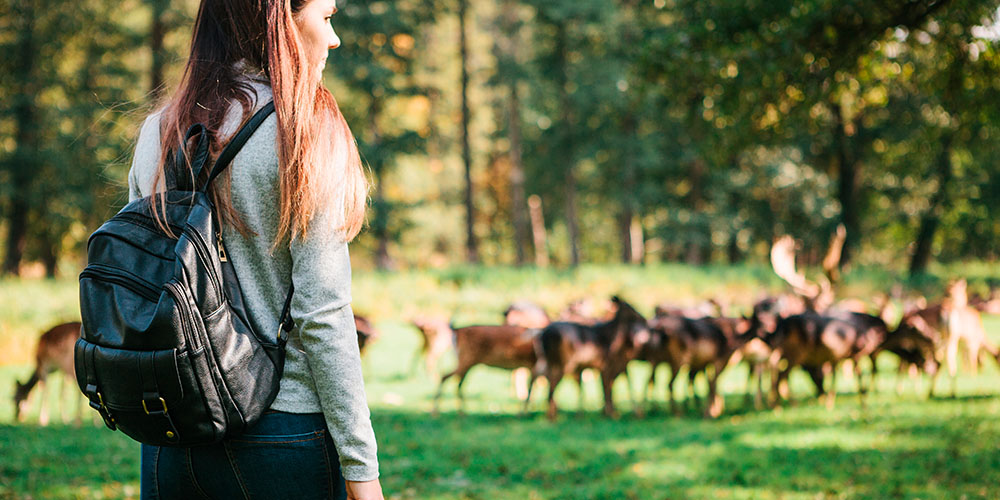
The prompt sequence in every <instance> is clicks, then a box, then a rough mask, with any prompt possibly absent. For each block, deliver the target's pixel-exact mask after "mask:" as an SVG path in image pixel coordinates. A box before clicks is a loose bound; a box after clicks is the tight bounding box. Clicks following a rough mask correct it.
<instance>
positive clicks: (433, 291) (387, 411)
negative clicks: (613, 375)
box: [0, 266, 1000, 500]
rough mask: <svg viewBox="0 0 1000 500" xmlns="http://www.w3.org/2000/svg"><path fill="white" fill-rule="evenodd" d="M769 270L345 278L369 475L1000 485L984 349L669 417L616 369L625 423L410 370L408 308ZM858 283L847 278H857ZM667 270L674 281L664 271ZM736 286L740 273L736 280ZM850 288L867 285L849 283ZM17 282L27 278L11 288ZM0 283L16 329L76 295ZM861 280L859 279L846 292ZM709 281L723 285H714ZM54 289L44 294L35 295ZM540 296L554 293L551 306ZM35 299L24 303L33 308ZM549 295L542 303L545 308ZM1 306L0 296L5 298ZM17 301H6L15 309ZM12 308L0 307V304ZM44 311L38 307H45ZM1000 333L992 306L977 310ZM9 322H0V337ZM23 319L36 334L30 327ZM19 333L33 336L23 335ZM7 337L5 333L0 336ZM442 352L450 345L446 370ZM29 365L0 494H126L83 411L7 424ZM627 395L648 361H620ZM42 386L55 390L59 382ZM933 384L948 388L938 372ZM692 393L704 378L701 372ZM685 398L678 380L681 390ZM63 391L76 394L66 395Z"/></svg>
mask: <svg viewBox="0 0 1000 500" xmlns="http://www.w3.org/2000/svg"><path fill="white" fill-rule="evenodd" d="M766 271H767V270H766V269H764V270H757V269H755V268H736V269H725V268H718V269H690V268H684V267H683V266H676V267H670V266H665V267H656V268H652V269H646V270H643V269H633V268H613V269H610V270H607V269H606V270H602V269H600V268H586V267H585V268H583V269H581V270H580V271H578V272H576V273H561V272H556V271H544V272H541V273H536V274H533V273H529V272H526V271H523V270H515V269H501V270H498V271H497V273H495V274H494V273H490V272H487V271H481V270H479V269H469V270H458V271H451V272H440V273H430V272H428V273H409V274H378V273H370V274H366V275H362V274H356V275H355V283H356V285H355V304H356V308H357V309H358V310H363V311H365V312H367V313H368V314H369V315H370V316H371V317H372V318H373V319H374V320H375V321H376V325H377V327H378V328H379V329H380V331H381V333H382V337H381V338H380V339H379V340H378V341H377V342H376V343H375V344H374V345H372V347H371V350H370V351H369V352H368V356H367V358H366V359H365V360H364V370H365V378H366V388H367V391H368V395H369V402H370V404H371V407H372V418H373V422H374V426H375V431H376V434H377V436H378V440H379V457H380V461H381V471H382V484H383V486H384V488H385V491H386V494H387V497H388V498H391V499H446V500H452V499H454V500H458V499H512V500H513V499H518V500H520V499H531V498H538V499H591V498H594V499H628V498H637V499H665V498H671V499H672V498H734V499H739V498H747V499H751V498H752V499H758V498H761V499H798V498H802V499H815V498H872V499H881V498H913V499H916V498H921V499H932V498H934V499H936V498H955V499H958V498H992V497H995V493H996V488H995V485H996V484H1000V453H998V452H997V445H996V443H998V442H1000V419H998V418H997V416H998V415H1000V369H998V367H997V365H996V363H993V362H989V361H988V362H986V363H985V367H984V369H983V370H982V372H981V373H980V374H979V375H977V376H972V375H971V374H968V373H963V374H962V376H961V377H960V379H959V383H958V397H957V398H955V399H952V398H948V397H940V398H935V399H931V400H927V399H926V397H925V393H926V386H927V382H928V381H927V380H926V379H923V380H920V381H919V383H920V385H921V389H920V391H919V392H917V391H916V390H915V389H914V382H913V381H910V380H906V381H905V384H904V387H905V390H904V392H903V394H901V395H897V394H896V393H895V387H896V378H895V372H894V370H893V368H894V366H895V360H894V359H893V358H892V356H891V355H886V356H883V357H882V358H880V369H881V374H880V375H879V378H878V381H877V387H878V391H877V392H876V393H875V394H873V395H871V397H870V398H869V399H868V405H867V407H864V408H863V407H862V406H861V405H860V404H859V401H858V396H857V394H856V386H855V382H854V381H853V380H852V379H850V378H848V377H838V391H839V392H840V394H839V395H838V398H837V402H836V406H835V408H834V409H833V410H832V411H831V410H827V409H826V407H825V406H822V405H820V404H818V403H817V402H816V400H815V399H814V398H813V397H812V395H813V393H814V390H813V388H812V386H811V383H810V382H809V381H808V380H807V377H805V376H804V375H803V374H802V373H800V372H794V373H793V377H792V379H791V383H792V391H793V396H794V400H795V403H794V404H793V405H789V406H785V407H782V408H779V409H777V410H764V411H756V410H754V409H753V405H752V404H751V403H748V402H747V401H745V399H744V387H745V384H746V368H745V367H744V366H738V367H735V368H733V369H730V370H727V372H726V373H725V374H724V375H723V378H722V380H721V385H720V387H721V391H722V393H723V394H724V396H725V398H726V411H725V414H724V415H723V417H722V418H720V419H718V420H714V421H706V420H703V419H701V418H699V417H698V416H697V411H696V410H694V409H688V410H686V411H685V413H684V414H683V416H682V417H676V416H674V415H672V414H671V413H670V412H669V411H667V409H666V408H665V407H664V404H663V398H664V384H665V378H666V377H665V376H666V375H667V373H666V370H665V369H662V368H661V370H663V371H662V372H661V373H660V378H659V380H658V382H657V385H656V388H655V391H654V400H655V405H654V407H653V411H652V413H651V414H650V415H649V416H647V417H646V418H645V419H639V418H638V417H637V416H636V415H635V414H634V413H633V412H632V407H631V405H630V403H629V399H628V396H627V391H626V390H627V386H626V382H625V380H624V379H620V380H619V381H618V382H617V384H616V404H617V405H618V407H619V409H620V410H621V411H622V413H623V416H622V418H621V420H618V421H612V420H606V419H604V418H602V417H601V416H600V415H599V409H600V405H601V395H600V388H599V384H598V383H597V382H595V381H594V380H592V379H587V380H585V383H584V412H583V413H582V414H577V413H576V407H577V400H578V395H577V391H576V388H575V387H574V386H573V385H572V384H568V383H567V384H563V385H561V386H560V388H559V391H558V392H557V401H558V403H559V405H560V408H561V410H562V413H561V414H560V417H559V419H558V420H557V421H556V422H555V423H550V422H548V421H547V420H546V419H545V417H544V413H543V401H544V392H545V389H546V387H545V385H544V383H540V384H539V386H538V387H537V388H536V389H539V390H540V392H538V393H536V394H535V396H534V399H533V402H532V405H531V407H530V410H529V414H528V415H527V416H525V417H520V416H519V415H518V411H519V410H520V403H519V402H518V401H517V400H515V398H514V395H513V390H512V386H511V379H510V376H509V373H508V372H506V371H503V370H498V369H492V368H486V367H477V368H474V369H473V370H472V371H471V372H470V374H469V377H468V378H467V380H466V383H465V386H464V390H465V395H466V406H465V409H466V412H465V414H464V415H463V414H459V413H458V412H457V411H456V407H457V400H456V398H455V395H454V389H455V384H454V382H449V383H448V384H446V387H445V392H444V397H443V398H442V404H441V408H442V414H441V416H439V417H436V418H434V417H431V416H430V415H429V410H430V409H431V407H432V402H433V396H434V393H435V391H436V388H437V381H436V379H435V378H432V377H430V376H429V375H427V374H425V373H424V372H423V369H422V365H418V366H417V368H416V370H415V371H411V361H412V359H413V353H414V350H415V349H416V347H417V344H418V337H417V334H416V332H415V330H413V328H412V327H411V326H409V324H408V322H407V321H408V319H409V318H410V317H411V316H412V315H414V314H419V313H440V314H447V315H454V316H455V317H456V319H457V321H459V322H473V321H476V322H498V321H500V319H501V316H500V314H501V313H502V311H503V309H504V308H505V307H506V305H507V303H508V301H510V300H513V299H515V298H528V299H533V300H537V301H539V302H541V303H543V304H544V305H546V307H548V308H550V310H551V311H553V312H554V310H555V309H557V308H558V307H561V306H562V305H563V304H564V302H563V301H566V300H569V299H571V298H577V297H581V296H587V295H601V294H605V293H607V294H610V293H616V292H624V294H626V296H627V297H628V298H629V299H630V300H632V301H634V302H635V303H636V304H638V307H640V309H641V310H643V311H644V312H650V311H651V309H652V306H653V305H654V304H655V303H657V302H658V301H662V300H682V299H685V298H686V297H687V294H692V293H698V294H703V295H699V298H700V297H705V296H713V294H715V293H717V292H719V293H724V291H725V290H726V287H727V286H736V287H742V288H740V289H741V290H743V292H741V293H744V294H747V295H748V296H749V294H750V293H751V292H756V290H757V289H758V288H766V287H769V286H774V287H775V289H780V283H772V282H771V281H770V279H769V278H767V273H766ZM859 281H860V283H861V284H860V285H859V284H858V282H859ZM672 283H673V284H672ZM734 283H735V285H733V284H734ZM847 283H848V284H849V286H851V287H852V289H860V287H869V288H870V289H876V288H877V287H876V286H875V285H877V284H878V283H872V284H870V285H866V284H865V281H864V280H863V279H862V278H852V279H851V280H848V281H847ZM22 285H23V286H22ZM0 287H2V288H3V290H2V291H0V293H2V294H4V296H5V297H11V298H14V299H15V300H19V301H20V302H19V303H20V304H21V307H25V308H28V309H31V308H33V307H35V308H38V310H34V311H32V310H27V311H24V312H21V313H18V314H16V315H14V316H15V317H16V318H17V319H16V321H15V322H14V324H19V325H22V326H20V327H19V328H20V330H17V331H23V332H26V333H25V335H29V334H30V335H37V332H38V331H40V330H41V326H40V325H39V326H31V325H30V323H31V322H33V321H38V322H39V323H41V324H42V325H45V324H49V323H52V322H55V321H57V320H62V319H64V318H63V317H61V316H59V315H60V314H61V313H60V311H64V310H65V305H64V304H56V302H58V301H69V302H71V301H72V300H75V282H73V281H65V282H57V283H55V284H52V283H45V284H39V283H21V284H13V285H12V284H11V282H9V281H8V282H2V283H0ZM856 287H858V288H856ZM720 291H721V292H720ZM34 294H50V295H51V296H52V297H54V299H53V301H52V303H44V301H33V300H30V299H28V298H23V299H22V298H21V297H28V296H30V295H34ZM546 301H549V302H546ZM33 304H36V305H33ZM550 304H551V305H550ZM4 307H10V306H4ZM10 310H12V309H10ZM7 311H8V310H5V312H7ZM46 311H48V312H46ZM29 326H31V327H30V328H29ZM987 329H988V330H989V332H990V335H991V336H992V338H993V339H994V340H995V341H998V342H1000V318H995V317H990V318H987ZM11 331H12V330H8V329H7V328H6V326H5V329H4V330H3V331H2V332H0V344H2V343H4V342H9V339H8V337H9V336H10V335H11V333H10V332H11ZM32 332H35V333H32ZM31 342H33V337H32V340H31ZM5 345H9V344H5ZM453 364H454V358H453V355H451V354H449V355H447V356H446V357H445V359H443V360H442V361H441V363H440V366H441V367H442V368H443V369H450V367H451V366H453ZM30 370H31V366H30V361H29V359H28V358H26V357H20V358H19V359H18V360H17V361H16V363H15V364H8V365H7V366H0V422H3V423H2V424H0V498H56V499H62V498H67V499H68V498H136V497H137V496H138V473H139V465H138V463H139V459H138V446H137V445H136V444H135V443H134V442H132V441H131V440H129V439H128V438H126V437H125V436H124V435H122V434H121V433H117V432H110V431H108V430H107V429H105V428H104V427H103V425H99V424H96V423H94V421H93V418H92V415H91V413H93V412H92V411H90V410H87V411H88V412H89V413H85V415H86V418H84V423H83V425H82V426H80V427H75V426H74V425H73V424H72V423H70V424H62V423H61V419H60V417H59V416H58V414H57V413H56V412H55V408H57V405H56V404H55V403H56V402H57V401H55V400H56V399H58V395H57V394H54V395H51V396H50V397H51V398H52V399H53V400H52V401H50V403H51V404H50V407H51V409H52V413H53V415H52V422H53V423H52V424H51V425H49V426H48V427H44V428H43V427H39V426H38V424H37V419H38V409H39V403H40V401H39V399H40V398H41V396H40V395H39V394H36V395H34V399H33V400H32V402H31V403H32V404H31V407H30V408H29V411H28V415H27V417H26V421H25V422H24V423H19V424H14V423H12V422H11V418H12V416H13V407H12V404H11V403H12V401H11V397H12V394H13V386H14V379H20V380H24V379H26V378H27V376H28V374H29V372H30ZM630 374H631V376H632V377H631V382H632V386H633V387H632V388H633V391H634V392H635V393H639V389H640V387H641V386H642V385H643V384H644V383H645V381H646V380H647V377H648V375H649V368H648V366H646V365H644V364H642V363H633V364H632V366H630ZM61 383H62V382H61V381H53V382H52V385H55V386H58V385H61ZM939 384H940V385H939V389H941V392H942V393H943V394H946V393H947V392H948V391H947V389H948V388H949V385H948V383H947V381H946V380H943V379H942V380H941V381H939ZM697 391H698V392H699V394H702V395H704V394H705V391H706V387H705V385H704V382H703V381H699V382H698V387H697ZM681 394H682V396H683V397H686V396H687V394H688V392H687V391H682V392H681ZM74 397H75V395H74Z"/></svg>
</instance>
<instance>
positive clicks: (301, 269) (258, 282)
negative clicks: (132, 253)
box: [129, 0, 382, 500]
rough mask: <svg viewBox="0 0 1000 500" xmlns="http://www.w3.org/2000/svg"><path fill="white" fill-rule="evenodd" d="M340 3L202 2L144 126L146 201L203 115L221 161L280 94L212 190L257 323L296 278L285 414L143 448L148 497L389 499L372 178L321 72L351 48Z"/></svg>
mask: <svg viewBox="0 0 1000 500" xmlns="http://www.w3.org/2000/svg"><path fill="white" fill-rule="evenodd" d="M336 10H337V9H336V4H335V0H202V2H201V6H200V7H199V10H198V16H197V18H196V20H195V28H194V36H193V39H192V43H191V54H190V58H189V59H188V62H187V66H186V68H185V71H184V76H183V79H182V81H181V85H180V87H179V88H178V90H177V91H176V93H175V94H174V95H172V96H170V97H169V98H168V99H167V101H166V104H165V105H164V106H163V107H162V108H161V109H160V110H159V111H157V112H156V113H154V114H152V115H151V116H150V117H149V118H147V120H146V122H145V123H144V124H143V127H142V130H141V132H140V134H139V140H138V144H137V146H136V152H135V158H134V160H133V164H132V169H131V171H130V172H129V197H130V198H131V199H136V198H139V197H142V196H148V195H150V194H151V193H156V192H162V191H163V190H164V189H165V186H166V185H167V181H166V178H167V177H168V176H170V177H173V178H175V179H176V178H179V177H177V176H178V175H188V176H189V177H190V175H191V173H190V169H189V168H186V167H181V168H182V170H180V171H177V170H174V169H173V168H169V169H168V168H167V166H166V165H167V162H166V161H165V159H166V158H169V157H171V155H172V154H173V151H174V150H175V149H176V145H177V144H179V143H180V141H181V139H182V137H183V132H184V131H185V130H186V129H187V127H189V126H190V125H191V124H194V123H202V124H204V125H205V126H206V128H207V129H208V130H209V131H210V136H211V151H212V152H213V155H217V154H218V153H219V152H220V151H221V149H222V148H223V147H224V146H225V144H226V142H227V141H228V139H229V137H230V136H231V135H232V134H233V133H235V131H236V130H238V128H239V126H240V125H241V124H242V123H243V122H244V121H245V120H247V119H249V118H250V116H251V115H252V114H253V113H254V111H256V110H257V109H259V108H261V107H263V106H264V105H266V104H267V103H268V102H269V101H270V100H272V99H273V100H274V103H275V110H276V112H275V113H274V114H272V115H271V116H270V117H268V119H267V120H266V121H265V122H264V123H263V124H262V125H261V127H260V128H259V129H258V130H257V131H256V133H255V134H254V135H253V136H252V137H251V138H250V140H249V141H248V142H247V143H246V145H244V147H243V149H242V150H241V151H240V153H239V154H238V155H237V156H236V158H235V159H234V161H233V162H232V164H231V165H230V167H229V168H228V169H227V170H226V171H225V173H224V174H223V176H222V177H220V178H219V179H218V180H217V181H216V182H214V183H213V186H212V192H211V195H212V197H213V199H214V201H215V204H216V207H217V212H219V213H220V214H222V218H223V220H224V229H223V240H224V243H225V250H226V253H227V258H228V259H230V260H231V261H232V263H233V266H234V268H235V270H236V274H237V277H238V278H239V281H240V284H241V288H242V291H243V294H244V296H245V300H246V303H247V306H248V308H249V310H250V311H249V312H250V320H251V322H253V323H254V325H253V326H254V328H255V329H256V330H257V331H258V332H277V331H278V318H279V316H280V312H281V307H282V305H283V301H284V297H285V293H286V291H287V290H288V287H289V284H290V283H292V282H294V285H295V293H294V295H293V299H292V309H291V311H292V318H293V319H294V320H295V323H296V328H295V329H294V330H293V331H292V332H291V334H290V336H289V339H288V344H287V347H286V353H287V354H286V362H285V369H284V374H283V376H282V379H281V386H280V390H279V392H278V396H277V398H276V399H275V401H274V403H273V404H272V406H271V409H270V410H269V411H268V412H267V413H265V414H264V416H263V417H262V418H261V420H260V421H259V422H258V423H257V424H256V425H255V426H254V427H252V428H251V429H249V430H248V431H247V432H246V433H245V434H244V435H241V436H239V437H237V438H234V439H231V440H228V441H226V442H223V443H222V444H219V445H217V446H211V447H197V448H168V447H163V448H160V447H155V446H147V445H143V449H142V486H141V489H142V497H143V498H205V497H209V498H244V497H246V498H249V497H255V498H352V499H354V498H356V499H365V500H367V499H381V498H382V491H381V486H380V485H379V481H378V460H377V458H376V444H375V434H374V432H373V431H372V426H371V421H370V415H369V411H368V405H367V401H366V399H365V392H364V385H363V380H362V377H361V364H360V356H359V354H358V345H357V336H356V332H355V327H354V320H353V313H352V311H351V307H350V300H351V296H350V279H351V269H350V262H349V257H348V252H347V242H348V241H349V240H350V239H352V238H353V237H354V236H355V235H357V233H358V231H359V230H360V228H361V225H362V222H363V218H364V210H365V198H366V195H367V190H368V184H367V181H366V179H365V176H364V172H363V170H362V167H361V162H360V159H359V156H358V151H357V146H356V144H355V142H354V138H353V136H352V135H351V131H350V129H349V128H348V126H347V123H346V122H345V121H344V119H343V116H342V115H341V113H340V111H339V109H338V108H337V104H336V102H335V101H334V99H333V96H332V95H331V94H330V93H329V91H327V90H326V89H325V88H324V87H323V86H322V81H321V76H322V70H323V67H324V66H325V64H326V58H327V54H328V51H329V50H330V49H334V48H336V47H338V46H339V45H340V40H339V39H338V38H337V35H336V34H335V33H334V30H333V27H332V26H331V24H330V19H331V17H332V16H333V14H335V13H336ZM161 138H162V139H161ZM185 168H186V169H185ZM219 180H221V181H222V182H218V181H219ZM154 200H155V197H154ZM154 206H155V205H154Z"/></svg>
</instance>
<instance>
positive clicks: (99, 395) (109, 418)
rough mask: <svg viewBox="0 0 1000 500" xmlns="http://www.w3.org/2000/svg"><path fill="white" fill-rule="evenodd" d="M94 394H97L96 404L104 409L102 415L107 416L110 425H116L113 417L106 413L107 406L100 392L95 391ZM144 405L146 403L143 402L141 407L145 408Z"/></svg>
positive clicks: (108, 412)
mask: <svg viewBox="0 0 1000 500" xmlns="http://www.w3.org/2000/svg"><path fill="white" fill-rule="evenodd" d="M95 392H96V393H97V402H98V403H100V404H101V408H102V409H104V415H107V417H108V420H110V421H111V423H112V424H114V423H116V422H115V417H113V416H111V412H110V411H108V405H106V404H104V396H101V393H100V391H95ZM145 404H146V403H145V401H144V402H143V406H145ZM147 413H148V412H147Z"/></svg>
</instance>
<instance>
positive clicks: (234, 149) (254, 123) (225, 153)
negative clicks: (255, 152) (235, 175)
mask: <svg viewBox="0 0 1000 500" xmlns="http://www.w3.org/2000/svg"><path fill="white" fill-rule="evenodd" d="M273 112H274V101H271V102H269V103H267V104H265V105H264V107H263V108H260V111H257V112H256V113H254V115H253V116H252V117H250V120H249V121H247V122H246V124H245V125H243V127H242V128H240V130H239V131H237V132H236V135H234V136H233V138H232V140H230V141H229V144H227V145H226V147H225V149H223V150H222V153H221V154H219V159H217V160H215V165H214V166H213V167H212V173H211V174H210V175H209V176H208V180H207V181H205V185H204V186H202V187H201V189H200V191H202V192H207V191H208V187H209V186H210V185H211V184H212V181H213V180H215V178H216V177H218V176H219V174H221V173H222V172H223V171H224V170H225V169H226V167H228V166H229V162H231V161H233V158H235V157H236V153H239V152H240V149H242V148H243V145H244V144H246V142H247V140H248V139H250V136H252V135H253V133H254V132H256V131H257V128H258V127H260V124H261V123H264V120H266V119H267V117H268V116H270V115H271V113H273Z"/></svg>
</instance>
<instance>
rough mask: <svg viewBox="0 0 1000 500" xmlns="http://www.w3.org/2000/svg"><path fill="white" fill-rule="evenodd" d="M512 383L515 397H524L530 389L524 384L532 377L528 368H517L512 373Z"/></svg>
mask: <svg viewBox="0 0 1000 500" xmlns="http://www.w3.org/2000/svg"><path fill="white" fill-rule="evenodd" d="M510 377H511V383H512V385H513V386H514V398H515V399H519V400H520V399H524V398H525V397H526V396H527V394H528V389H527V388H526V387H525V386H524V385H525V384H527V383H528V378H529V377H531V374H530V373H529V371H528V369H527V368H515V369H514V371H513V372H512V373H511V375H510Z"/></svg>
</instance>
